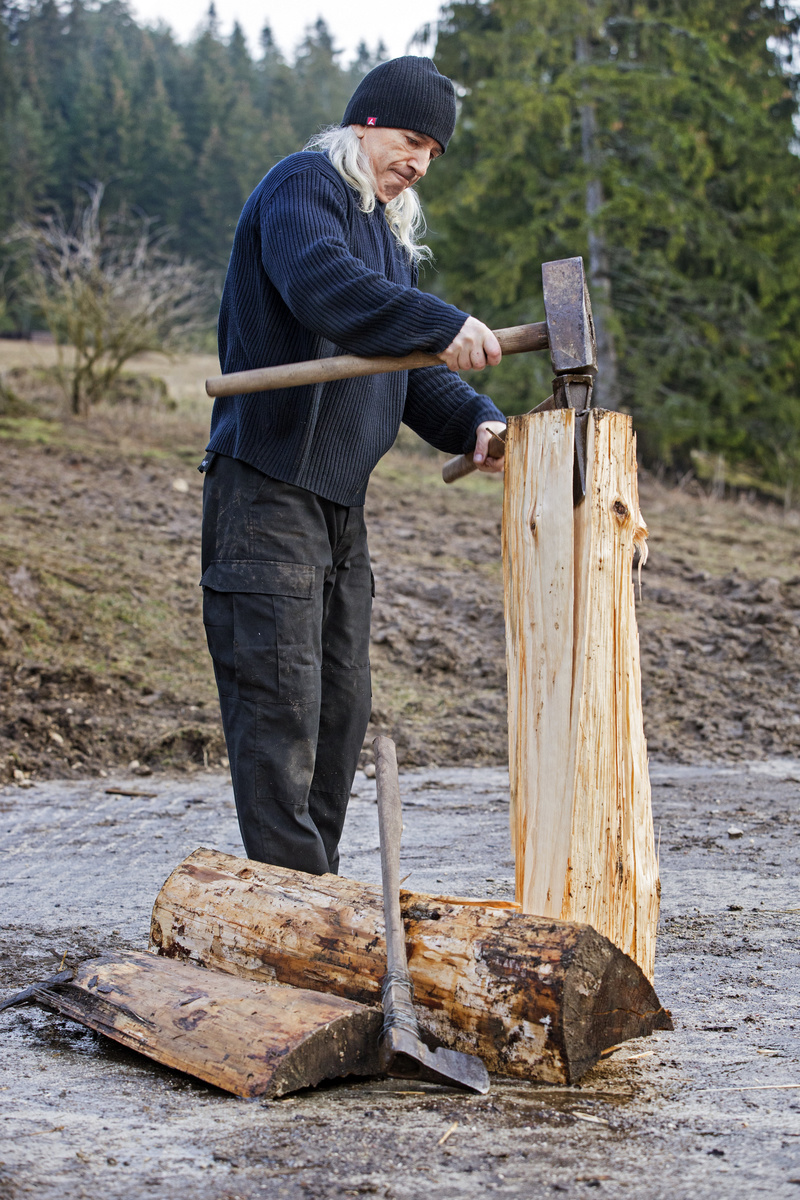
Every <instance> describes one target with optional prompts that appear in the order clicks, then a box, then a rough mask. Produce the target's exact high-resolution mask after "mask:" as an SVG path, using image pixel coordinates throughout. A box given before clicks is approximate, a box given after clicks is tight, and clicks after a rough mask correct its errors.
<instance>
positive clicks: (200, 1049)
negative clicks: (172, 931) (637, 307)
mask: <svg viewBox="0 0 800 1200" xmlns="http://www.w3.org/2000/svg"><path fill="white" fill-rule="evenodd" d="M35 995H36V999H37V1000H38V1001H40V1002H41V1003H43V1004H45V1005H46V1006H47V1007H48V1008H53V1009H55V1010H56V1011H58V1012H60V1013H62V1014H63V1015H64V1016H66V1017H70V1018H71V1019H72V1020H74V1021H77V1022H79V1023H80V1024H81V1025H85V1026H87V1027H88V1028H89V1029H94V1030H96V1031H97V1032H98V1033H102V1034H105V1036H106V1037H109V1038H112V1039H113V1040H114V1041H116V1042H121V1043H122V1045H124V1046H128V1047H129V1049H131V1050H136V1051H138V1052H139V1053H140V1054H144V1055H146V1056H147V1057H148V1058H152V1059H155V1060H156V1061H157V1062H160V1063H163V1064H164V1065H165V1066H168V1067H173V1068H175V1069H177V1070H179V1071H185V1072H186V1073H187V1074H189V1075H193V1076H195V1077H196V1078H197V1079H202V1080H204V1081H205V1082H206V1083H212V1084H214V1085H215V1086H216V1087H219V1088H223V1089H224V1090H225V1091H227V1092H233V1094H234V1095H236V1096H244V1097H254V1096H263V1097H266V1098H270V1097H275V1096H283V1095H286V1093H287V1092H293V1091H297V1090H298V1089H299V1088H305V1087H313V1086H314V1085H315V1084H318V1083H320V1082H321V1081H322V1080H323V1079H336V1078H338V1077H340V1076H343V1075H377V1074H379V1066H378V1054H377V1049H378V1035H379V1033H380V1029H381V1023H382V1014H381V1013H380V1012H379V1011H378V1010H377V1009H376V1008H373V1007H365V1006H364V1005H361V1004H357V1003H353V1002H352V1001H349V1000H343V999H341V998H340V997H338V996H326V995H322V994H321V993H320V992H317V991H308V990H302V989H300V988H289V987H281V986H279V985H276V984H267V983H263V982H257V981H253V980H246V979H239V978H236V977H235V976H232V975H230V974H223V973H220V972H216V971H205V970H203V969H202V968H201V967H198V966H192V965H190V964H187V963H181V962H173V961H171V960H169V959H165V958H162V957H160V956H158V955H155V954H144V953H137V952H135V951H120V952H117V953H107V954H104V955H102V956H101V957H99V958H96V959H91V960H90V961H88V962H84V963H82V964H81V965H80V966H79V967H78V968H77V969H76V971H75V974H74V977H73V979H72V980H71V981H70V982H66V983H60V984H56V985H51V986H43V987H40V988H36V989H35Z"/></svg>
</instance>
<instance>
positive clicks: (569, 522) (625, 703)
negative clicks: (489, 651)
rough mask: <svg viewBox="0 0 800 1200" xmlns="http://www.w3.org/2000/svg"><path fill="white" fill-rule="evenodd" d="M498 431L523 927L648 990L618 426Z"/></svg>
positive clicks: (634, 507) (649, 944)
mask: <svg viewBox="0 0 800 1200" xmlns="http://www.w3.org/2000/svg"><path fill="white" fill-rule="evenodd" d="M573 446H574V414H573V413H572V412H570V411H569V410H557V411H554V412H548V413H532V414H528V415H527V416H522V417H512V418H511V419H510V420H509V429H508V436H507V450H506V456H507V457H506V486H505V496H504V514H503V560H504V574H505V595H506V629H507V662H508V690H509V756H510V765H511V838H512V844H513V846H514V852H515V858H516V878H517V900H518V902H519V903H520V905H521V908H522V911H523V912H536V913H538V914H541V915H544V916H553V917H559V918H561V919H563V920H569V921H585V922H587V923H588V924H590V925H592V926H593V927H594V928H595V929H597V930H598V932H599V933H601V934H603V935H604V936H606V937H607V938H609V940H610V941H612V942H613V943H614V945H616V946H618V947H619V948H620V949H622V950H623V951H624V952H625V953H626V954H629V955H630V956H631V958H633V959H634V960H635V961H636V962H637V963H638V964H639V966H640V967H641V968H642V970H643V971H644V973H645V974H646V975H647V977H648V978H649V979H652V978H653V967H654V959H655V937H656V927H657V924H658V909H659V897H660V885H659V880H658V864H657V859H656V850H655V844H654V838H653V820H652V811H651V801H650V782H649V775H648V767H647V747H646V743H645V738H644V726H643V720H642V701H641V676H640V668H639V639H638V632H637V626H636V612H635V597H634V590H633V579H632V567H633V561H634V554H635V550H636V548H637V547H639V548H640V549H641V550H642V551H644V548H645V546H646V541H645V539H646V535H647V529H646V526H645V524H644V521H643V519H642V515H641V512H640V509H639V497H638V487H637V477H636V443H635V438H634V436H633V431H632V426H631V419H630V417H627V416H625V415H623V414H621V413H609V412H603V411H600V410H592V412H591V413H590V416H589V421H588V427H587V488H586V498H585V500H584V501H583V502H582V503H581V504H579V505H578V506H577V507H575V508H573V505H572V499H571V497H572V470H573V467H572V463H573Z"/></svg>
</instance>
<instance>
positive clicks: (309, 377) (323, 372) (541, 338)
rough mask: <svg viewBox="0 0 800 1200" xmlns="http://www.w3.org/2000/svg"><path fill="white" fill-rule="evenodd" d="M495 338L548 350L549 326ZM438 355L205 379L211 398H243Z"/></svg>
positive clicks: (506, 346) (348, 358) (521, 349)
mask: <svg viewBox="0 0 800 1200" xmlns="http://www.w3.org/2000/svg"><path fill="white" fill-rule="evenodd" d="M494 333H495V337H496V338H497V340H498V342H499V343H500V349H501V350H502V351H503V354H523V353H525V352H526V351H530V350H546V349H547V348H548V346H549V344H550V343H549V342H548V340H547V325H546V323H545V322H544V321H537V322H535V323H534V324H533V325H513V326H512V327H511V328H510V329H496V330H495V331H494ZM440 366H442V360H441V359H440V358H439V355H438V354H428V353H426V352H425V351H422V350H418V351H416V352H415V353H414V354H407V355H405V357H403V358H389V357H385V358H360V357H359V356H358V355H356V354H342V355H340V356H339V357H337V358H313V359H311V361H310V362H299V363H284V364H282V365H281V366H279V367H261V368H260V369H259V370H257V371H234V372H232V373H231V374H230V375H217V376H216V377H215V378H214V379H207V380H206V392H207V393H208V395H209V396H242V395H244V394H246V393H249V392H271V391H274V390H275V389H276V388H290V387H300V386H301V385H304V384H305V385H308V384H314V383H331V382H333V381H334V380H336V379H357V378H359V377H360V376H362V375H383V374H386V373H388V372H390V371H412V370H414V369H415V368H416V367H440Z"/></svg>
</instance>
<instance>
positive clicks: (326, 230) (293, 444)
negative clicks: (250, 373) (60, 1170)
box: [208, 151, 503, 505]
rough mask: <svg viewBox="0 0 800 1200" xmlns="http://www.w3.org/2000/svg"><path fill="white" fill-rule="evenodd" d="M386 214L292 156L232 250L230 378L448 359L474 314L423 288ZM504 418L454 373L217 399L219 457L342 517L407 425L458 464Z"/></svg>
mask: <svg viewBox="0 0 800 1200" xmlns="http://www.w3.org/2000/svg"><path fill="white" fill-rule="evenodd" d="M415 282H416V272H415V269H414V267H413V265H412V264H411V263H410V261H409V259H408V255H407V254H406V253H405V251H403V250H402V248H401V247H400V246H398V244H397V241H396V239H395V237H394V235H393V234H392V232H391V230H390V229H389V226H388V223H387V221H386V218H385V216H384V211H383V206H382V205H376V207H375V209H374V210H373V212H371V213H369V214H365V213H363V212H362V211H361V210H360V208H359V203H358V195H357V193H356V192H355V191H354V190H353V189H352V188H351V187H349V186H348V185H347V184H346V183H345V181H344V180H343V179H342V177H341V176H340V175H339V173H338V172H337V171H336V170H335V168H334V167H333V166H332V165H331V163H330V162H329V160H328V159H327V158H326V157H325V156H324V155H323V154H319V153H316V152H313V151H302V152H301V153H299V154H292V155H290V156H289V157H288V158H285V159H284V160H283V161H282V162H280V163H278V165H277V166H276V167H273V169H272V170H271V171H270V172H269V174H268V175H266V176H265V178H264V179H262V181H261V183H260V184H259V185H258V187H257V188H256V189H255V191H254V192H253V194H252V195H251V196H250V198H249V200H248V201H247V203H246V204H245V206H244V209H243V211H242V215H241V217H240V218H239V224H238V226H237V228H236V235H235V237H234V241H233V250H232V253H231V259H230V264H229V266H228V274H227V278H226V280H225V289H224V291H223V295H222V305H221V309H220V318H219V353H220V363H221V365H222V370H223V372H230V371H246V370H250V369H252V368H255V367H268V366H274V365H276V364H278V363H287V362H300V361H302V360H305V359H310V358H325V357H327V356H329V355H333V354H343V353H347V354H362V355H377V354H393V355H400V354H409V353H411V351H412V350H429V351H432V352H434V353H438V352H439V351H441V350H444V348H445V347H446V346H448V345H449V344H450V342H451V341H452V340H453V338H454V337H455V335H456V333H457V332H458V331H459V329H460V328H461V326H462V325H463V324H464V321H465V320H466V319H467V314H466V313H464V312H461V311H460V310H459V309H457V308H454V307H453V306H452V305H450V304H445V303H444V301H442V300H439V299H437V298H436V297H435V296H430V295H428V294H427V293H425V292H421V291H419V290H418V289H417V288H416V287H414V286H413V285H414V283H415ZM489 420H496V421H502V420H503V416H502V414H501V413H500V412H499V411H498V409H497V408H495V406H494V404H492V402H491V400H489V399H488V397H486V396H481V395H478V394H477V393H476V392H475V391H473V389H472V388H471V387H470V386H469V385H468V384H466V383H464V381H463V380H461V379H460V378H459V377H458V375H455V374H453V373H452V372H451V371H449V370H448V369H447V367H445V366H441V367H425V368H422V369H421V370H416V371H410V372H406V371H403V372H396V373H395V374H390V375H373V376H369V377H367V378H365V379H345V380H340V381H337V382H335V383H324V384H317V385H315V386H309V387H299V388H286V389H283V390H280V391H274V392H260V393H256V394H254V395H249V396H230V397H225V398H220V399H217V401H216V402H215V404H214V410H213V414H212V418H211V441H210V442H209V444H208V449H209V450H215V451H217V452H218V453H220V454H228V455H231V456H232V457H234V458H239V459H242V460H243V461H244V462H246V463H249V464H250V466H253V467H256V468H257V469H258V470H259V471H263V472H264V474H266V475H271V476H272V477H273V478H275V479H281V480H283V481H284V482H286V483H293V484H297V485H298V486H299V487H303V488H307V489H308V490H309V491H312V492H315V493H316V494H317V495H320V496H323V497H325V498H326V499H328V500H334V501H336V502H337V503H339V504H348V505H359V504H363V503H364V498H365V494H366V488H367V482H368V480H369V476H370V472H371V471H372V469H373V467H374V466H375V464H376V463H377V461H378V459H379V458H380V457H381V456H382V455H383V454H385V453H386V451H387V450H388V449H389V447H390V446H391V445H392V443H393V442H394V440H395V438H396V436H397V431H398V429H399V427H400V422H401V421H405V422H406V424H407V425H410V426H411V428H412V429H414V430H415V431H416V432H417V433H418V434H419V435H420V436H421V437H423V438H424V439H425V440H426V441H427V442H430V443H431V445H433V446H436V447H437V448H438V449H440V450H446V451H448V452H449V453H452V454H459V453H461V452H462V451H465V450H470V449H472V447H473V446H474V444H475V431H476V429H477V427H478V425H479V424H480V423H481V422H482V421H489Z"/></svg>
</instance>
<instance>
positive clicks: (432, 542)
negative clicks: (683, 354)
mask: <svg viewBox="0 0 800 1200" xmlns="http://www.w3.org/2000/svg"><path fill="white" fill-rule="evenodd" d="M2 357H3V346H2V344H0V365H2ZM203 369H207V363H205V360H199V361H197V362H194V363H192V362H191V361H190V362H189V363H188V364H187V365H186V367H185V372H186V373H187V374H188V376H189V377H190V378H193V380H194V384H195V386H197V383H198V381H199V379H201V378H202V371H203ZM1 383H2V379H0V384H1ZM171 386H173V387H176V386H177V384H175V383H174V382H173V383H172V384H171ZM178 390H179V389H178ZM0 391H1V389H0ZM1 400H2V396H1V395H0V401H1ZM15 411H17V410H15ZM37 413H40V410H39V409H35V408H31V410H30V412H28V413H27V415H22V416H19V415H17V416H13V415H5V416H3V415H2V403H1V402H0V438H2V443H3V471H2V477H1V478H0V506H1V507H2V515H3V519H2V522H1V523H0V780H2V779H9V780H10V779H14V778H20V777H23V778H29V779H34V780H37V779H48V778H50V779H52V778H59V777H63V776H65V775H67V776H68V775H69V774H71V773H80V774H85V773H87V772H89V773H92V774H98V773H100V772H102V771H106V772H108V771H111V770H115V769H119V768H120V767H126V768H127V766H128V764H130V763H131V762H135V763H137V764H138V767H137V768H136V769H137V770H139V771H140V772H141V773H142V774H146V773H147V772H148V771H151V770H156V769H162V770H163V769H172V770H179V771H191V770H197V769H201V768H203V767H204V766H207V765H217V766H219V765H220V764H223V765H224V760H225V747H224V743H223V739H222V734H221V728H220V723H219V716H218V710H217V703H216V696H215V693H214V686H213V679H212V673H211V666H210V662H209V660H208V656H207V652H206V649H205V644H204V637H203V631H202V625H201V622H200V589H199V587H198V586H197V584H198V578H199V522H200V507H201V495H202V477H201V476H200V475H199V474H198V473H197V471H196V470H195V467H196V464H197V463H198V462H199V460H200V458H201V456H202V447H203V445H204V441H205V435H206V428H207V406H206V407H204V406H203V405H202V404H201V403H198V402H194V401H192V402H191V403H190V402H189V401H185V402H183V403H182V404H181V405H179V407H178V409H177V410H176V411H174V412H164V411H162V410H160V409H153V410H148V409H147V408H146V407H145V408H142V407H141V406H140V407H139V408H138V409H137V408H136V406H132V405H124V404H123V405H120V406H118V407H116V408H109V407H108V406H106V407H105V408H103V409H102V410H100V411H98V412H96V413H94V414H93V415H92V417H91V419H90V420H89V421H88V422H85V421H74V420H68V419H67V420H62V419H58V420H55V419H47V420H44V419H42V418H41V415H36V414H37ZM419 446H420V443H418V442H415V441H412V439H411V437H410V435H409V436H408V437H406V438H404V439H401V445H400V448H399V449H397V450H395V451H393V452H392V453H391V454H390V455H389V456H388V457H387V458H386V459H385V460H384V461H383V462H382V463H381V464H380V465H379V467H378V469H377V471H376V473H375V475H374V477H373V481H372V484H371V486H370V491H369V498H368V505H367V508H368V515H369V525H370V541H371V549H372V556H373V560H374V569H375V576H376V580H377V597H376V604H375V612H374V621H373V633H372V638H373V652H372V657H373V665H374V692H375V700H374V711H373V723H372V727H371V728H370V730H369V732H368V736H367V740H366V742H365V754H364V759H365V760H366V759H367V758H368V757H369V750H368V749H367V748H366V747H368V746H369V744H370V743H371V741H372V737H373V736H374V733H375V732H377V731H380V732H388V733H390V734H391V735H392V736H393V737H394V738H395V740H396V741H397V743H398V747H399V758H400V761H401V762H402V763H404V764H405V765H406V766H415V765H427V764H435V765H439V766H456V765H465V764H468V763H469V764H476V765H487V764H502V763H504V762H505V761H506V757H507V746H506V720H505V653H504V640H503V617H502V579H501V560H500V515H501V514H500V508H501V485H500V484H499V482H498V481H497V480H496V479H489V478H485V477H484V478H475V477H473V478H472V479H470V480H465V481H462V482H461V483H459V484H457V485H455V486H453V487H450V488H447V487H445V486H444V485H443V484H442V482H441V479H440V476H439V468H440V464H441V456H439V455H435V454H431V455H425V454H422V453H420V452H419ZM641 491H642V508H643V511H644V514H645V517H646V519H647V520H648V523H649V525H650V529H651V550H650V558H649V561H648V563H647V566H646V567H645V569H644V572H643V584H642V597H641V601H640V602H639V604H638V616H639V622H640V630H641V642H642V676H643V689H644V702H645V722H646V732H647V737H648V744H649V747H650V750H651V753H652V754H653V755H654V756H656V757H659V758H664V759H669V760H670V761H676V762H683V763H692V762H702V761H707V760H710V759H711V760H715V759H724V760H739V759H757V758H763V757H772V756H780V755H798V754H800V712H799V708H800V705H799V704H798V701H800V682H799V681H800V562H798V534H800V513H799V512H797V511H790V512H784V511H783V510H782V509H780V508H778V507H776V506H775V505H767V504H763V503H760V502H757V501H756V500H754V499H753V498H750V499H748V498H746V497H743V496H740V497H738V498H734V499H729V500H718V499H712V498H711V497H709V496H708V495H706V494H705V492H704V490H703V488H702V487H701V486H700V485H699V484H698V483H697V482H692V481H689V482H688V483H685V486H684V487H683V489H681V490H678V489H675V488H672V489H670V488H668V487H666V486H664V485H663V484H661V483H659V482H657V481H656V480H655V479H653V478H652V477H650V476H647V475H646V474H643V475H642V480H641ZM15 773H16V775H15Z"/></svg>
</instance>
